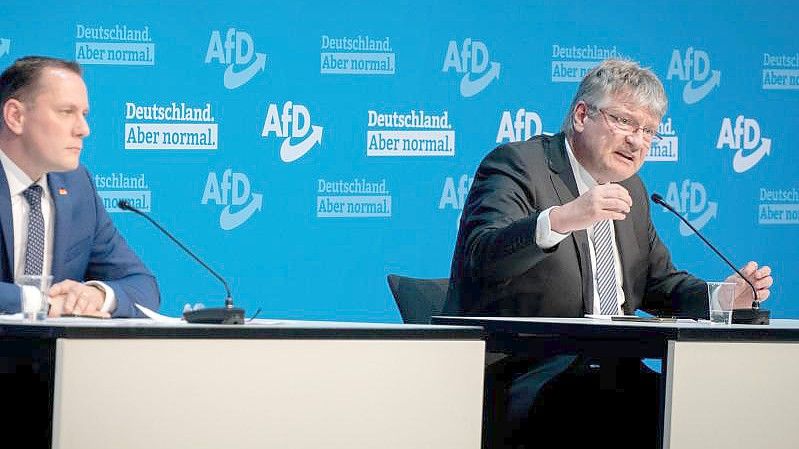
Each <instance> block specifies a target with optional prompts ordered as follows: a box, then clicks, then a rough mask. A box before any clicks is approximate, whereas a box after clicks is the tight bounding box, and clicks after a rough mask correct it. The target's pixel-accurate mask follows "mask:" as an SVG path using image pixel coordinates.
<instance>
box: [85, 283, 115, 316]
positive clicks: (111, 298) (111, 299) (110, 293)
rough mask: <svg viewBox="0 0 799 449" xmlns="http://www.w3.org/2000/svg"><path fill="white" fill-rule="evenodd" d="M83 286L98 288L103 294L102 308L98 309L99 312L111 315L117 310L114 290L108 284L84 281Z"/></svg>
mask: <svg viewBox="0 0 799 449" xmlns="http://www.w3.org/2000/svg"><path fill="white" fill-rule="evenodd" d="M83 284H84V285H92V286H94V287H100V289H101V290H102V291H104V292H105V301H103V307H101V308H100V312H108V313H112V312H113V311H114V310H116V309H117V297H116V295H115V294H114V289H113V288H111V287H109V286H108V284H106V283H105V282H100V281H86V282H84V283H83Z"/></svg>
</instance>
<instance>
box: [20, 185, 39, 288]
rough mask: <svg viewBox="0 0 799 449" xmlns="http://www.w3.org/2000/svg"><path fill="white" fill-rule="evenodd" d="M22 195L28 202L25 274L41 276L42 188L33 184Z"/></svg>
mask: <svg viewBox="0 0 799 449" xmlns="http://www.w3.org/2000/svg"><path fill="white" fill-rule="evenodd" d="M22 195H23V196H25V200H27V201H28V205H29V206H30V207H29V211H28V241H27V245H25V272H24V273H25V274H36V275H42V274H43V273H42V267H43V265H44V216H43V215H42V186H40V185H39V184H33V185H31V186H30V187H28V188H27V190H25V191H24V192H22Z"/></svg>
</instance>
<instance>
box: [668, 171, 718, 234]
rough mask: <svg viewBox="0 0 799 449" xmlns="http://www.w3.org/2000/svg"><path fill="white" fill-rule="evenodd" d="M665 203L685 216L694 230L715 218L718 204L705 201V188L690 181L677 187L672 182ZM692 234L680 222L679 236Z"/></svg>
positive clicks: (685, 181) (689, 229)
mask: <svg viewBox="0 0 799 449" xmlns="http://www.w3.org/2000/svg"><path fill="white" fill-rule="evenodd" d="M666 202H667V203H668V204H669V206H671V207H673V208H674V209H675V210H677V212H679V213H681V214H682V215H683V216H685V218H686V219H687V220H688V221H689V222H690V223H691V224H692V225H693V226H694V227H695V228H696V229H702V228H703V227H704V226H705V225H706V224H707V223H708V222H709V221H710V220H711V219H713V218H715V217H716V213H717V211H718V203H716V202H715V201H708V200H707V191H706V190H705V186H703V185H702V184H701V183H698V182H692V181H691V180H690V179H686V180H683V182H682V183H681V184H680V185H679V186H678V185H677V183H676V182H674V181H672V182H671V183H669V189H668V191H667V192H666ZM663 211H664V212H666V209H665V208H663ZM693 233H694V231H693V230H692V229H691V228H689V227H688V225H686V224H685V223H683V222H682V221H680V235H682V236H689V235H691V234H693Z"/></svg>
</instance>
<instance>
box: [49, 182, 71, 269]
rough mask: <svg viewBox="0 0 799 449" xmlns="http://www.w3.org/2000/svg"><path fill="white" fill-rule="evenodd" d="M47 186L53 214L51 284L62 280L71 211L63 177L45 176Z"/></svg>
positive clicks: (69, 198)
mask: <svg viewBox="0 0 799 449" xmlns="http://www.w3.org/2000/svg"><path fill="white" fill-rule="evenodd" d="M47 185H48V187H49V188H50V197H51V198H53V205H54V207H55V213H54V214H53V218H54V223H53V264H52V267H51V268H50V271H51V272H52V275H53V282H58V281H59V280H61V279H64V278H65V276H64V273H63V271H64V256H65V255H66V248H65V247H64V245H66V244H67V243H68V242H66V241H65V240H66V238H65V236H66V232H67V229H66V226H67V224H68V223H69V215H70V213H71V210H72V198H71V197H70V196H69V191H68V190H67V188H66V185H65V184H64V177H63V176H62V175H61V174H59V173H49V174H48V175H47Z"/></svg>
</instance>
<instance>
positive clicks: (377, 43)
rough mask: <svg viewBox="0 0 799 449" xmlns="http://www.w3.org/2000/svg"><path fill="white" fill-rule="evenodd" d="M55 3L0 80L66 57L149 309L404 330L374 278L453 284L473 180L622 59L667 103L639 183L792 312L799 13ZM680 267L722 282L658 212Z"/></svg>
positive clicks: (629, 5) (1, 22)
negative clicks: (508, 145)
mask: <svg viewBox="0 0 799 449" xmlns="http://www.w3.org/2000/svg"><path fill="white" fill-rule="evenodd" d="M701 3H706V4H696V2H688V1H668V2H645V3H639V2H627V1H605V2H600V3H599V4H597V3H596V2H590V3H589V2H585V3H583V2H568V3H565V2H564V3H562V4H558V3H555V2H539V1H529V0H525V1H509V2H479V1H466V2H463V1H451V0H444V1H438V2H404V1H397V2H390V3H387V2H360V1H341V2H268V1H266V2H248V1H229V2H213V4H208V5H203V4H197V2H168V4H161V2H155V1H138V2H117V1H106V2H73V3H71V4H66V3H65V2H54V1H41V2H36V4H31V2H23V1H19V0H13V1H10V2H6V3H5V4H4V6H3V15H2V17H0V65H2V66H7V65H8V64H10V63H11V62H12V61H13V60H14V59H16V58H18V57H21V56H24V55H29V54H46V55H52V56H58V57H64V58H69V59H76V60H78V61H79V62H81V63H82V64H83V65H84V69H85V72H86V73H85V78H86V82H87V84H88V87H89V92H90V103H91V113H90V120H89V122H90V124H91V126H92V134H91V136H90V137H89V138H88V139H87V140H86V142H85V149H84V154H83V156H82V157H83V161H84V163H85V164H86V165H87V166H88V167H89V169H90V170H91V171H92V172H93V173H94V175H95V181H96V184H97V187H98V190H99V191H100V194H101V195H102V197H103V198H104V201H105V202H106V207H107V208H108V210H109V211H111V212H112V213H113V218H114V221H115V222H116V223H117V225H118V226H119V228H120V229H121V230H122V232H123V234H124V235H125V236H126V238H127V240H128V241H129V242H130V243H131V245H132V246H134V247H135V248H137V251H138V252H139V254H140V255H141V257H142V258H143V259H144V261H145V263H147V265H148V266H149V267H150V268H151V269H152V270H153V272H154V273H155V274H156V275H157V277H158V280H159V283H160V286H161V289H162V294H163V305H162V308H161V312H162V313H165V314H169V315H178V314H179V313H180V312H181V311H182V310H183V308H184V307H185V306H186V305H187V304H190V305H193V304H196V303H204V304H205V305H206V306H215V305H221V304H222V301H223V299H224V291H223V289H222V287H221V286H220V284H219V283H218V281H217V280H216V279H214V278H213V277H212V276H210V275H209V274H208V273H207V272H205V271H204V270H203V269H202V268H201V267H200V266H199V265H197V264H196V263H194V262H193V261H192V260H190V259H189V257H188V256H186V255H185V254H184V253H183V252H181V250H180V249H178V248H177V247H175V246H174V245H172V244H171V243H170V242H169V241H167V239H166V238H165V237H164V236H162V235H161V234H159V233H158V232H157V231H156V230H155V229H153V228H152V227H151V226H150V225H149V224H148V223H146V222H145V221H143V220H142V219H141V218H139V217H136V216H135V215H132V214H125V213H121V212H120V211H119V210H118V209H117V208H116V203H117V201H118V200H119V199H122V198H125V199H129V200H130V201H132V202H133V203H134V204H136V205H138V206H139V207H140V208H142V209H144V210H145V211H148V212H149V213H150V214H151V215H152V216H153V217H154V218H156V219H157V220H159V221H160V222H162V224H163V225H164V226H165V227H166V228H168V229H170V230H172V232H173V233H174V234H175V235H176V236H177V237H178V238H180V239H181V240H182V241H183V242H184V243H185V244H187V245H188V246H189V247H190V248H193V249H194V250H195V251H196V252H197V253H198V254H199V255H200V256H201V257H202V258H204V259H205V260H206V261H208V262H209V264H210V265H211V266H212V267H214V268H215V269H216V270H217V271H218V272H219V273H220V274H222V275H223V276H224V277H225V278H227V279H228V280H229V282H230V284H231V288H232V290H233V294H234V297H235V300H236V303H237V305H239V306H242V307H244V308H246V309H247V311H248V314H251V313H253V312H254V311H255V310H256V309H257V308H258V307H261V308H262V309H263V311H262V313H261V316H262V317H264V316H266V317H275V318H298V319H335V320H363V321H399V314H398V312H397V309H396V306H395V305H394V301H393V299H392V297H391V295H390V292H389V290H388V287H387V284H386V280H385V276H386V274H388V273H400V274H406V275H411V276H417V277H446V276H448V275H449V266H450V261H451V256H452V249H453V245H454V242H455V236H456V231H457V220H458V217H459V214H460V210H461V207H462V205H463V201H464V198H465V195H466V192H467V189H468V187H469V185H470V182H471V178H472V176H473V173H474V170H475V168H476V166H477V164H478V163H479V161H480V160H481V158H482V157H483V156H484V155H485V154H486V153H488V152H489V151H490V150H491V149H493V148H494V147H495V146H496V145H497V144H499V143H502V142H507V141H510V140H519V139H526V138H528V137H530V136H531V135H534V134H536V133H541V132H548V133H552V132H557V131H558V129H559V128H560V123H561V121H562V120H563V116H564V113H565V111H566V108H567V107H568V105H569V103H570V101H571V98H572V97H573V95H574V92H575V90H576V88H577V83H578V81H579V80H580V78H581V77H582V75H583V74H584V73H585V72H586V71H587V70H588V69H590V67H592V66H593V65H595V64H596V63H597V62H598V61H599V60H601V59H603V58H605V57H607V56H619V57H629V58H632V59H635V60H638V61H640V62H641V63H642V65H645V66H649V67H651V68H652V69H653V70H654V71H655V72H656V73H657V74H658V75H659V76H660V77H661V79H662V80H663V83H664V85H665V87H666V90H667V93H668V95H669V98H670V106H669V109H668V112H667V114H666V116H665V117H664V120H663V123H662V124H661V129H660V132H661V134H664V135H666V136H667V138H666V139H664V141H663V142H661V144H659V145H658V146H657V147H655V148H653V149H652V151H651V152H650V154H649V156H648V162H647V163H646V164H645V165H644V168H643V169H642V172H641V174H642V176H643V178H644V181H645V183H646V184H647V186H648V188H649V189H650V191H652V192H655V191H656V192H659V193H661V194H662V195H663V196H664V197H665V198H666V199H667V200H668V201H669V202H670V203H671V204H672V205H673V206H675V207H676V208H677V209H678V210H680V211H681V212H683V213H684V214H686V215H687V217H688V218H689V219H690V220H691V221H692V222H693V223H694V224H695V226H696V227H698V228H701V231H702V232H703V233H705V234H706V236H707V237H708V238H709V239H710V240H711V241H714V242H715V243H716V244H717V245H718V246H719V247H720V248H722V249H723V251H725V252H726V253H727V254H729V256H730V257H731V259H733V261H734V262H735V263H736V264H737V265H743V264H744V263H745V262H746V261H748V260H750V259H752V260H757V261H761V262H766V263H769V264H770V265H771V266H772V267H773V270H774V278H775V281H776V285H775V287H774V288H773V290H772V298H771V299H770V300H769V301H768V302H767V306H768V307H767V308H769V309H771V310H772V314H773V316H775V317H799V301H796V300H795V299H794V298H793V296H794V292H795V291H796V290H797V287H799V282H797V280H796V278H794V277H793V275H794V274H795V273H796V272H797V268H798V267H799V261H797V257H796V256H797V244H796V240H797V237H798V236H799V233H798V231H799V177H797V174H799V169H798V168H797V161H799V157H798V156H797V153H796V143H795V142H796V141H797V139H798V138H799V127H797V122H798V121H797V116H798V114H799V112H797V111H799V44H798V43H797V40H796V37H795V28H793V27H794V26H795V24H796V23H797V22H798V21H799V10H797V8H796V7H795V5H794V2H791V1H784V2H780V1H775V2H755V1H738V2H735V3H732V4H731V3H729V2H701ZM653 219H654V222H655V225H656V227H657V229H658V231H659V233H660V235H661V238H662V239H663V240H664V242H666V244H667V245H668V246H669V247H670V248H671V250H672V254H673V258H674V261H675V263H676V264H677V265H678V267H680V268H684V269H686V270H689V271H691V272H694V273H695V274H697V275H699V276H702V277H704V278H706V279H709V280H719V279H723V278H724V277H726V276H727V274H728V273H729V272H730V270H729V269H728V268H727V267H726V266H725V265H724V264H723V262H721V261H720V260H718V259H717V258H716V256H715V255H713V254H712V253H711V252H710V250H708V249H707V248H705V247H704V246H703V244H702V243H701V241H700V240H699V239H698V238H697V237H696V236H695V235H692V234H691V233H690V232H689V230H688V229H687V228H682V227H681V226H680V224H679V222H678V220H677V219H676V218H675V217H673V216H671V215H669V214H667V213H666V212H665V211H664V210H663V209H662V208H659V207H656V208H653Z"/></svg>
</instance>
